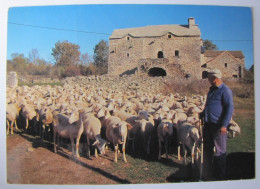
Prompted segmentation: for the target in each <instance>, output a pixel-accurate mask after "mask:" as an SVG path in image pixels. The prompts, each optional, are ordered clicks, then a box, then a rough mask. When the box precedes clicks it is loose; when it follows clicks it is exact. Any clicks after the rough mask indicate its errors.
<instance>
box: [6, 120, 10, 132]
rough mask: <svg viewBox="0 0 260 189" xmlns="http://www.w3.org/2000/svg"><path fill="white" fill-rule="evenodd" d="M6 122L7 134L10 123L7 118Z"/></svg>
mask: <svg viewBox="0 0 260 189" xmlns="http://www.w3.org/2000/svg"><path fill="white" fill-rule="evenodd" d="M6 124H7V131H6V134H7V135H8V134H9V129H10V124H9V121H8V120H6Z"/></svg>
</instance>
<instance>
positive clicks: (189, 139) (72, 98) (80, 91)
mask: <svg viewBox="0 0 260 189" xmlns="http://www.w3.org/2000/svg"><path fill="white" fill-rule="evenodd" d="M205 99H206V97H205V96H193V97H190V98H187V97H185V96H183V97H182V96H180V95H179V94H178V93H176V94H172V93H170V94H168V95H163V94H161V93H152V92H142V91H137V90H128V91H126V90H113V89H109V86H108V87H107V88H101V87H99V88H98V87H94V86H92V85H83V84H73V85H71V84H69V85H68V84H67V85H66V84H65V85H63V86H49V85H46V86H38V85H35V86H33V87H28V86H22V87H15V88H7V107H6V117H7V134H10V133H11V134H13V127H14V126H16V127H17V124H16V120H17V119H18V118H19V119H20V118H21V117H22V118H23V119H24V120H25V124H24V125H25V126H24V130H25V131H27V130H29V129H31V130H34V131H35V132H36V133H37V134H38V135H39V136H40V137H41V138H42V139H46V137H47V136H48V135H50V134H51V135H53V143H54V152H57V149H56V139H57V135H58V136H59V137H62V138H68V139H70V141H71V144H72V154H73V156H75V157H79V142H80V138H81V137H82V135H85V136H86V139H87V157H90V145H92V146H94V147H95V156H96V157H97V156H98V154H104V153H105V152H106V150H107V148H106V145H107V144H108V143H110V144H112V145H113V148H114V156H115V157H114V161H115V162H117V156H118V152H119V146H120V147H122V149H120V151H122V153H123V160H124V161H125V162H127V159H126V155H125V152H126V149H128V148H126V145H128V144H131V148H132V150H133V151H135V147H136V144H135V143H136V142H138V143H141V144H138V146H141V148H142V151H144V152H145V153H146V154H148V155H149V154H150V153H151V149H152V148H153V146H152V144H153V143H152V142H151V141H153V140H157V141H158V146H159V148H158V152H157V154H158V159H161V156H162V153H163V152H164V151H165V155H166V158H168V149H169V147H171V146H169V144H171V142H170V140H171V139H172V138H173V135H174V133H175V136H176V138H175V139H176V140H177V141H178V144H179V147H178V158H179V159H180V151H181V150H180V147H182V149H183V151H184V152H185V153H184V162H185V163H186V155H187V151H188V152H189V153H190V154H191V157H192V162H193V163H194V157H195V154H197V156H196V157H198V154H199V153H200V150H199V147H200V143H201V127H200V126H201V124H200V120H199V116H198V114H199V113H200V112H201V111H202V110H203V108H204V105H205ZM230 125H231V126H230V127H229V130H230V131H232V133H236V132H240V128H239V126H238V125H237V124H236V123H235V122H234V121H233V120H232V121H231V122H230ZM46 134H47V135H46ZM140 138H141V140H140ZM75 141H76V142H75ZM163 147H164V149H163ZM163 150H164V151H163Z"/></svg>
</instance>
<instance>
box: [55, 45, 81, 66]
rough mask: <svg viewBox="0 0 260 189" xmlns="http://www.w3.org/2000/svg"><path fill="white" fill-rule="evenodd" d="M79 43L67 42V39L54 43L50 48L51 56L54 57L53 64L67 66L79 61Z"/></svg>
mask: <svg viewBox="0 0 260 189" xmlns="http://www.w3.org/2000/svg"><path fill="white" fill-rule="evenodd" d="M79 48H80V47H79V45H76V44H72V43H69V42H68V41H63V42H60V41H58V42H57V43H56V44H55V48H52V54H51V55H52V56H53V57H54V59H55V65H57V66H60V67H67V66H72V65H77V64H78V63H79V61H80V51H79Z"/></svg>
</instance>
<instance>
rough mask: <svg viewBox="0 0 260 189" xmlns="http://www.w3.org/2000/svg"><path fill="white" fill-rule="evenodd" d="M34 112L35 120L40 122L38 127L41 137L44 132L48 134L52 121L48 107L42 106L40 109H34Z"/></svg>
mask: <svg viewBox="0 0 260 189" xmlns="http://www.w3.org/2000/svg"><path fill="white" fill-rule="evenodd" d="M36 112H37V120H38V121H39V122H40V123H41V124H42V125H41V128H40V137H41V139H43V138H44V135H45V133H46V132H47V133H49V134H50V131H51V127H52V121H53V115H52V111H51V109H50V108H49V107H42V108H40V109H36ZM48 137H49V136H48Z"/></svg>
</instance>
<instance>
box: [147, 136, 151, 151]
mask: <svg viewBox="0 0 260 189" xmlns="http://www.w3.org/2000/svg"><path fill="white" fill-rule="evenodd" d="M150 142H151V137H149V139H148V141H147V154H148V155H149V154H150Z"/></svg>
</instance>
